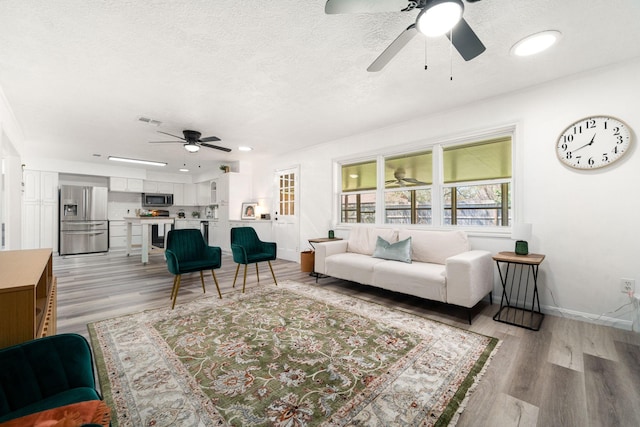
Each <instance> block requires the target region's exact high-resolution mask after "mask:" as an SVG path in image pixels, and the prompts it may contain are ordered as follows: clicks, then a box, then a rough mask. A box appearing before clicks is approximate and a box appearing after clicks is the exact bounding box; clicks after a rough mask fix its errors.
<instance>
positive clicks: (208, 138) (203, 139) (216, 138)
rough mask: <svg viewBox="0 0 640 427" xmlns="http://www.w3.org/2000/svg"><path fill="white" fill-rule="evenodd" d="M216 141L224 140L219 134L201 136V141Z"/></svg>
mask: <svg viewBox="0 0 640 427" xmlns="http://www.w3.org/2000/svg"><path fill="white" fill-rule="evenodd" d="M216 141H222V140H221V139H220V138H218V137H217V136H208V137H206V138H200V142H216Z"/></svg>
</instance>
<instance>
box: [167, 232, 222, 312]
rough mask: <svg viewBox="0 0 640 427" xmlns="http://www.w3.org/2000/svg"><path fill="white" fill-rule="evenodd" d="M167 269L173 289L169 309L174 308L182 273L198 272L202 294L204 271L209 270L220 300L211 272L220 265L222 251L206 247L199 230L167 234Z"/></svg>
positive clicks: (216, 281)
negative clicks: (170, 275)
mask: <svg viewBox="0 0 640 427" xmlns="http://www.w3.org/2000/svg"><path fill="white" fill-rule="evenodd" d="M164 253H165V258H166V260H167V268H168V269H169V272H170V273H171V274H174V275H175V276H174V278H173V289H172V290H171V299H172V300H173V303H172V305H171V309H173V308H174V307H175V306H176V299H177V298H178V290H179V289H180V280H181V277H182V275H183V274H184V273H193V272H196V271H199V272H200V281H201V282H202V290H203V292H207V290H206V289H205V287H204V275H203V273H202V272H203V271H204V270H210V271H211V276H213V281H214V283H215V284H216V288H217V289H218V296H219V297H220V298H222V294H221V293H220V286H219V285H218V279H217V278H216V274H215V273H214V271H213V270H215V269H216V268H220V266H221V265H222V251H221V250H220V248H219V247H217V246H208V245H207V244H206V243H205V241H204V238H203V237H202V233H200V230H196V229H186V230H171V231H169V233H167V247H166V250H165V252H164Z"/></svg>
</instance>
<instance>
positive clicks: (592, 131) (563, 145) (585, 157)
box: [556, 116, 631, 169]
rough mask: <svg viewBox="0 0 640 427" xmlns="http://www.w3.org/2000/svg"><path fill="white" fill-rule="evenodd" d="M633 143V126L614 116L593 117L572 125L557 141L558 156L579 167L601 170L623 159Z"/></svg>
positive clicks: (564, 161)
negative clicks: (631, 127)
mask: <svg viewBox="0 0 640 427" xmlns="http://www.w3.org/2000/svg"><path fill="white" fill-rule="evenodd" d="M630 145H631V129H630V128H629V126H627V125H626V124H625V123H624V122H623V121H622V120H619V119H616V118H615V117H610V116H592V117H587V118H584V119H581V120H578V121H576V122H575V123H572V124H570V125H569V126H568V127H567V128H566V129H565V130H564V131H563V132H562V134H560V137H559V138H558V141H557V144H556V154H557V155H558V159H560V161H561V162H562V163H564V164H566V165H567V166H570V167H572V168H576V169H597V168H601V167H604V166H608V165H610V164H611V163H613V162H615V161H616V160H619V159H621V158H622V156H624V155H625V153H626V152H627V151H629V148H630Z"/></svg>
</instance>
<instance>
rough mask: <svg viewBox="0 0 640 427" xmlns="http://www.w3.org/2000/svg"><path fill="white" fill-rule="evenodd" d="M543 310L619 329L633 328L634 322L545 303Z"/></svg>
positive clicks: (554, 314) (559, 315) (553, 314)
mask: <svg viewBox="0 0 640 427" xmlns="http://www.w3.org/2000/svg"><path fill="white" fill-rule="evenodd" d="M540 308H541V310H542V312H543V313H545V314H550V315H552V316H558V317H566V318H569V319H573V320H580V321H582V322H588V323H594V324H596V325H604V326H612V327H614V328H618V329H624V330H627V331H630V330H631V327H632V326H633V322H632V321H631V320H624V319H618V318H616V317H609V316H604V315H596V314H592V313H584V312H581V311H576V310H568V309H566V308H559V307H554V306H549V305H543V306H541V307H540Z"/></svg>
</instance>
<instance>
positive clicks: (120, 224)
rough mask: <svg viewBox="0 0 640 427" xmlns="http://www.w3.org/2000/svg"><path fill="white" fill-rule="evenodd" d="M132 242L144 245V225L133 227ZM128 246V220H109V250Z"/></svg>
mask: <svg viewBox="0 0 640 427" xmlns="http://www.w3.org/2000/svg"><path fill="white" fill-rule="evenodd" d="M131 243H132V244H133V245H138V246H140V245H142V226H140V225H133V226H132V227H131ZM126 247H127V222H126V221H124V220H122V221H120V220H115V221H109V250H111V249H124V248H126Z"/></svg>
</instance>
